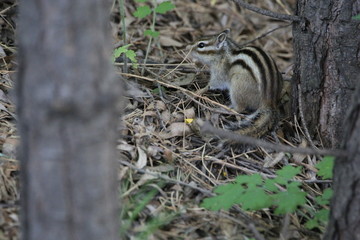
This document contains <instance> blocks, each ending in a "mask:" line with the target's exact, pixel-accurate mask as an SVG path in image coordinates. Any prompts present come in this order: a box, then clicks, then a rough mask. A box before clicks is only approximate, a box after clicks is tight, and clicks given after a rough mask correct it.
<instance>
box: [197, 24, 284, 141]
mask: <svg viewBox="0 0 360 240" xmlns="http://www.w3.org/2000/svg"><path fill="white" fill-rule="evenodd" d="M228 34H229V30H225V31H223V32H221V33H220V34H217V35H214V36H208V37H204V38H202V39H200V40H199V41H197V42H196V43H195V44H193V45H192V48H193V51H192V55H193V56H194V57H195V58H196V59H198V60H199V61H200V62H202V63H204V64H206V65H208V66H209V67H210V73H211V77H210V81H209V87H210V89H222V90H225V89H226V90H229V94H230V99H231V103H232V107H233V108H234V109H235V110H237V111H238V112H244V111H249V110H250V111H254V112H253V113H252V114H249V115H248V117H247V118H246V119H244V121H241V122H239V123H237V124H234V126H232V127H231V129H232V130H237V132H239V133H240V134H245V135H251V136H262V135H264V134H266V133H267V132H268V131H269V130H271V129H273V128H274V126H275V125H276V124H277V122H278V115H279V114H278V102H279V99H280V93H281V89H282V82H283V80H282V77H281V74H280V72H279V71H278V68H277V66H276V64H275V62H274V60H273V59H272V58H271V57H270V56H269V55H268V54H267V53H266V52H265V51H263V50H262V49H261V48H259V47H254V46H248V47H243V48H241V47H239V46H238V45H237V44H236V43H235V42H234V41H232V40H231V39H230V38H229V37H228Z"/></svg>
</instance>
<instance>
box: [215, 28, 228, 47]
mask: <svg viewBox="0 0 360 240" xmlns="http://www.w3.org/2000/svg"><path fill="white" fill-rule="evenodd" d="M229 33H230V30H229V29H226V30H224V31H222V32H221V33H219V35H218V36H217V39H216V47H217V48H222V47H223V46H224V43H225V40H226V38H227V36H228V34H229Z"/></svg>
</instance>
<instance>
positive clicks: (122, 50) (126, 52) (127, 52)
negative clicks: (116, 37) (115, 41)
mask: <svg viewBox="0 0 360 240" xmlns="http://www.w3.org/2000/svg"><path fill="white" fill-rule="evenodd" d="M130 46H131V44H127V45H125V46H121V47H118V48H116V49H115V50H114V52H113V56H112V60H113V62H115V60H116V58H118V57H120V56H121V54H124V55H125V57H127V58H128V59H130V60H131V63H132V66H133V67H134V68H137V65H138V64H137V60H136V58H135V57H136V53H135V52H134V51H133V50H130V49H128V48H129V47H130Z"/></svg>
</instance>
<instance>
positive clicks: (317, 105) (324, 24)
mask: <svg viewBox="0 0 360 240" xmlns="http://www.w3.org/2000/svg"><path fill="white" fill-rule="evenodd" d="M358 13H360V0H323V1H319V0H298V2H297V9H296V14H297V15H299V16H301V17H304V19H305V21H304V22H303V23H297V24H294V27H293V34H294V51H295V52H294V56H295V69H294V77H293V79H294V81H293V83H294V85H293V86H294V92H295V93H298V92H297V91H298V85H299V84H300V86H301V95H302V101H303V104H302V105H303V112H304V115H305V119H306V123H307V127H308V128H309V130H310V132H311V133H312V135H313V136H314V135H316V133H317V132H319V133H320V136H318V137H320V138H321V139H322V140H323V142H324V143H325V145H326V146H328V147H338V146H339V143H340V142H341V139H342V133H343V128H342V125H343V121H344V116H345V114H346V112H347V110H348V108H349V105H350V100H351V96H352V93H353V92H354V89H355V87H356V83H357V81H359V75H360V64H359V58H360V48H359V43H360V28H359V21H356V20H352V16H354V15H356V14H358ZM295 95H298V94H295ZM295 109H297V106H295Z"/></svg>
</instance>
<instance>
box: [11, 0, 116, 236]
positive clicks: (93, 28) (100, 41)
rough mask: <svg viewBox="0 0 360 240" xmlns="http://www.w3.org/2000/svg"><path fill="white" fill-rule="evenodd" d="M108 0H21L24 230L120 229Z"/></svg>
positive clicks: (103, 232) (75, 232) (95, 232)
mask: <svg viewBox="0 0 360 240" xmlns="http://www.w3.org/2000/svg"><path fill="white" fill-rule="evenodd" d="M107 3H108V1H104V0H26V1H20V14H19V16H20V17H19V73H18V81H17V84H16V94H17V106H18V115H19V129H20V135H21V147H20V154H21V156H20V159H21V174H22V176H21V187H22V192H21V193H22V195H21V202H22V203H21V209H22V239H26V240H39V239H42V240H48V239H54V240H55V239H56V240H58V239H66V240H73V239H86V240H91V239H94V240H99V239H107V240H111V239H118V238H119V236H118V229H119V221H118V220H119V212H118V209H119V208H118V205H119V202H118V198H117V197H118V184H117V181H116V170H117V161H116V159H117V156H116V152H115V143H116V138H117V134H116V132H117V131H116V129H117V123H118V121H119V111H118V110H119V103H120V100H119V98H120V96H121V84H120V82H119V80H116V79H115V78H114V75H113V71H112V68H111V64H110V62H109V60H110V55H109V49H110V34H109V31H108V30H109V29H108V28H109V25H108V13H109V6H108V4H107Z"/></svg>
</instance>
